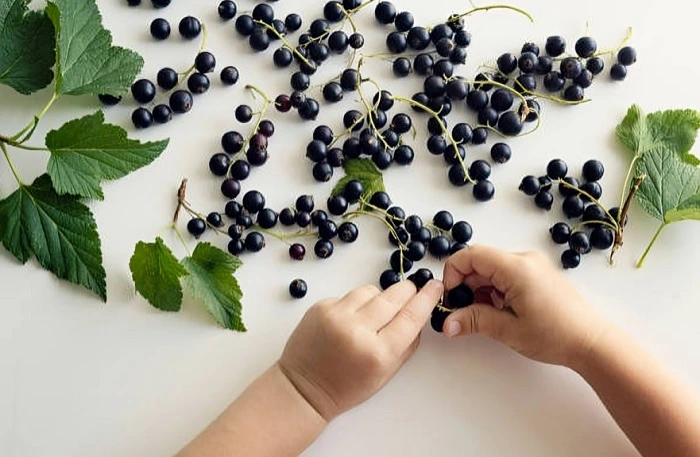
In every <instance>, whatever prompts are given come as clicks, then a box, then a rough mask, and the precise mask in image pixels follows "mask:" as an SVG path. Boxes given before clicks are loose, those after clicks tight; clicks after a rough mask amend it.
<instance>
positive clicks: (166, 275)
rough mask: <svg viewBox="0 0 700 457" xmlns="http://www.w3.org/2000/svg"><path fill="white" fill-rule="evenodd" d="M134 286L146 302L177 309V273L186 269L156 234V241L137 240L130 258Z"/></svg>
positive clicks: (179, 297) (183, 273)
mask: <svg viewBox="0 0 700 457" xmlns="http://www.w3.org/2000/svg"><path fill="white" fill-rule="evenodd" d="M129 269H130V270H131V277H132V278H133V280H134V285H136V290H137V291H138V293H139V294H141V296H142V297H143V298H145V299H146V300H148V303H150V304H151V305H153V306H154V307H156V308H158V309H160V310H162V311H180V307H181V306H182V285H181V284H180V277H182V276H187V271H186V270H185V268H184V267H183V266H182V265H180V262H178V260H177V258H176V257H175V256H174V255H173V253H172V251H171V250H170V249H169V248H168V247H167V246H166V245H165V243H163V240H162V239H161V238H160V237H158V238H156V242H155V243H144V242H140V243H138V244H137V245H136V248H135V249H134V255H132V256H131V260H130V261H129Z"/></svg>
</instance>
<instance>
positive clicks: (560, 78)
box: [543, 71, 566, 92]
mask: <svg viewBox="0 0 700 457" xmlns="http://www.w3.org/2000/svg"><path fill="white" fill-rule="evenodd" d="M543 82H544V87H545V89H547V90H548V91H550V92H559V91H561V90H562V89H564V86H565V85H566V78H564V75H562V74H561V73H559V72H558V71H550V72H549V73H547V74H546V75H545V76H544V80H543Z"/></svg>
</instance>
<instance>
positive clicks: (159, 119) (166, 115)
mask: <svg viewBox="0 0 700 457" xmlns="http://www.w3.org/2000/svg"><path fill="white" fill-rule="evenodd" d="M153 120H154V121H155V122H156V123H158V124H167V123H168V122H170V121H171V120H173V110H171V109H170V107H169V106H168V105H163V104H160V105H156V106H155V107H154V108H153Z"/></svg>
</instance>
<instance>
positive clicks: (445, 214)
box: [433, 211, 454, 230]
mask: <svg viewBox="0 0 700 457" xmlns="http://www.w3.org/2000/svg"><path fill="white" fill-rule="evenodd" d="M433 225H435V226H436V227H437V228H439V229H441V230H452V226H453V225H454V218H453V217H452V213H450V212H449V211H438V212H437V213H436V214H435V216H434V217H433Z"/></svg>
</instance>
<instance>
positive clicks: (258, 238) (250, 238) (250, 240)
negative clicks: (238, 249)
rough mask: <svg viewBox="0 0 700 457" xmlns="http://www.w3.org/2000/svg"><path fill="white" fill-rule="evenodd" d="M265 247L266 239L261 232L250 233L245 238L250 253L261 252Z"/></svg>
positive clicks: (246, 247)
mask: <svg viewBox="0 0 700 457" xmlns="http://www.w3.org/2000/svg"><path fill="white" fill-rule="evenodd" d="M264 247H265V237H264V236H263V234H262V233H259V232H250V233H249V234H248V235H247V236H246V237H245V249H246V251H248V252H260V251H262V250H263V248H264Z"/></svg>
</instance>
